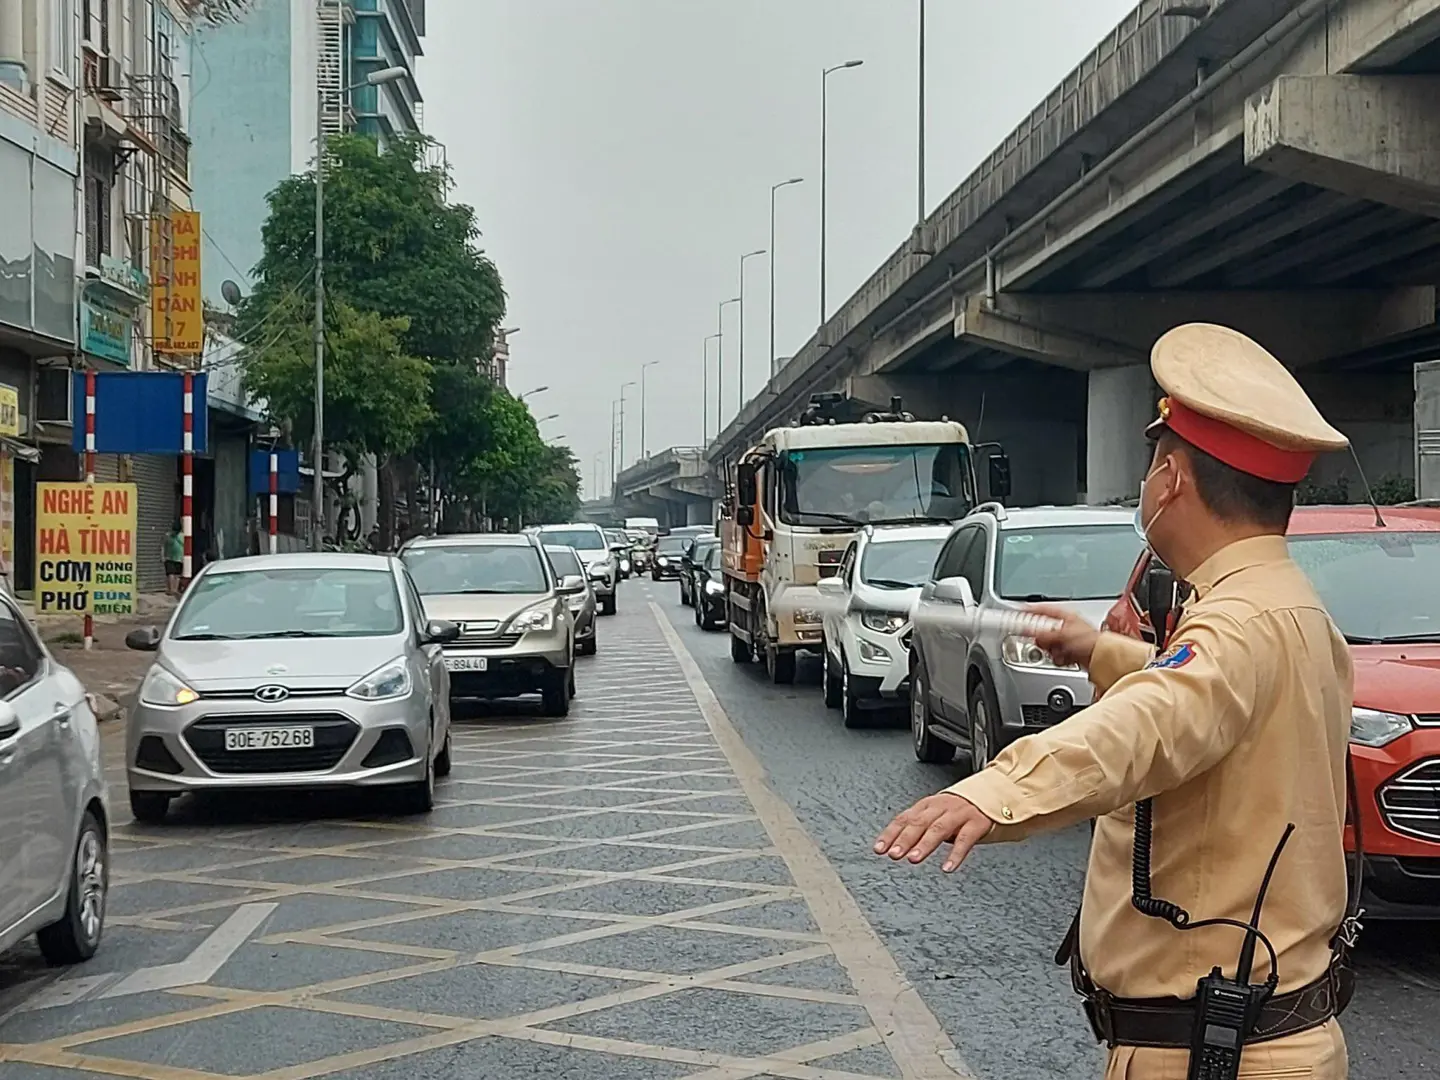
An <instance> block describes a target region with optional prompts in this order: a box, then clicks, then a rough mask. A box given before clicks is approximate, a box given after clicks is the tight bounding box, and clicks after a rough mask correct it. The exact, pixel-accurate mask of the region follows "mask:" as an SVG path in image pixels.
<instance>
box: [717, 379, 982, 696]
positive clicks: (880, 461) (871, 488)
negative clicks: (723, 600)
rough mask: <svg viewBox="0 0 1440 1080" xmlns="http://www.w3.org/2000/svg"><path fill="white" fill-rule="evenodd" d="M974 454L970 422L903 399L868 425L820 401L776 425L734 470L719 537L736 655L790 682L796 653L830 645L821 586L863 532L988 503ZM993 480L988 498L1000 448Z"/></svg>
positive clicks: (955, 515) (946, 516)
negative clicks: (935, 415) (912, 408)
mask: <svg viewBox="0 0 1440 1080" xmlns="http://www.w3.org/2000/svg"><path fill="white" fill-rule="evenodd" d="M977 449H979V448H977V447H975V446H974V445H973V444H972V443H971V441H970V437H969V434H968V433H967V432H966V430H965V427H964V425H962V424H960V423H957V422H955V421H952V420H943V419H942V420H917V419H915V418H914V417H913V416H911V415H910V414H908V413H905V412H903V411H902V410H901V408H900V403H899V402H898V401H894V402H892V403H891V411H890V412H888V413H870V414H868V415H866V416H865V417H864V419H862V420H861V421H859V422H838V421H837V420H836V419H835V417H834V413H833V411H829V410H825V409H823V408H816V407H814V406H812V408H811V410H809V411H808V412H807V413H806V415H805V416H804V417H802V418H801V419H800V421H799V422H798V423H796V424H794V425H792V426H788V427H781V428H775V429H773V430H771V431H769V432H767V433H766V434H765V436H764V437H763V438H762V439H761V440H760V442H759V443H758V444H757V445H756V446H754V447H752V448H751V449H750V450H748V451H747V452H746V453H745V454H744V455H743V456H742V457H741V459H740V460H739V461H738V462H736V463H735V466H734V468H733V469H732V470H731V471H730V475H729V476H728V477H727V495H726V500H725V504H724V508H723V510H722V518H721V536H722V544H723V550H724V575H725V583H726V592H727V597H728V604H727V614H728V622H729V630H730V635H731V656H732V658H733V659H734V660H735V661H736V662H737V663H748V662H750V661H751V660H753V659H755V658H756V657H759V658H760V659H762V660H763V661H764V662H765V665H766V670H767V672H768V674H769V675H770V677H771V679H772V681H774V682H777V683H789V682H792V681H793V680H794V677H795V660H796V655H797V653H798V652H799V651H801V650H809V651H818V650H819V649H820V647H821V642H822V638H823V629H822V624H823V617H822V616H823V611H822V608H823V602H822V599H821V594H820V591H819V589H818V588H817V583H818V582H819V580H820V579H821V578H822V577H828V576H831V575H833V574H835V573H836V572H837V571H838V569H839V567H840V561H841V559H842V557H843V556H844V553H845V549H846V547H847V546H848V545H849V543H850V541H851V540H852V539H853V538H854V536H855V534H856V532H857V531H858V530H859V529H861V528H863V527H864V526H866V525H898V524H906V525H914V524H925V523H948V522H951V521H955V520H957V519H959V518H962V517H964V516H965V515H966V514H968V513H969V512H970V511H971V510H972V509H973V508H974V507H975V506H976V505H978V503H979V502H980V501H981V500H980V498H979V494H978V491H977V486H976V468H975V454H976V450H977ZM993 449H995V450H998V447H995V448H993ZM989 480H990V485H989V488H990V491H989V497H991V498H1003V497H1004V496H1005V495H1008V493H1009V463H1008V461H1007V460H1006V459H1005V457H1004V454H1003V452H1001V453H998V454H997V455H996V456H994V457H991V458H990V475H989Z"/></svg>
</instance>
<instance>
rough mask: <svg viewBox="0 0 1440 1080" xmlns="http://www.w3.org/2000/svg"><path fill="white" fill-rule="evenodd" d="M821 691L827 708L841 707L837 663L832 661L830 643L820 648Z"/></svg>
mask: <svg viewBox="0 0 1440 1080" xmlns="http://www.w3.org/2000/svg"><path fill="white" fill-rule="evenodd" d="M820 689H821V690H822V692H823V693H824V695H825V707H826V708H827V709H838V708H839V707H840V680H839V678H838V677H837V676H836V675H835V663H834V661H832V660H831V659H830V645H829V643H828V642H827V643H825V644H824V645H822V646H821V647H820Z"/></svg>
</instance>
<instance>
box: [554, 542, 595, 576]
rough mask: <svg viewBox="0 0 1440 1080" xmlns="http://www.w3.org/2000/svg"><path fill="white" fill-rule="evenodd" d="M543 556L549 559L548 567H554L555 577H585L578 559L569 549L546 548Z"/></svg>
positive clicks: (583, 569)
mask: <svg viewBox="0 0 1440 1080" xmlns="http://www.w3.org/2000/svg"><path fill="white" fill-rule="evenodd" d="M545 554H546V555H547V556H549V558H550V565H551V566H552V567H554V569H555V576H556V577H562V578H563V577H573V576H577V575H578V576H580V577H584V576H585V568H584V567H583V566H581V565H580V557H579V556H578V555H576V554H575V552H573V551H571V550H570V549H569V548H552V547H547V548H546V549H545Z"/></svg>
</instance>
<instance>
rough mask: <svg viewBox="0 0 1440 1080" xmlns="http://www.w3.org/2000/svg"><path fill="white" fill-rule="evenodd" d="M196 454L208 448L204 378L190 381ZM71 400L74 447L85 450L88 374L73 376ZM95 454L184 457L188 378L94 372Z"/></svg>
mask: <svg viewBox="0 0 1440 1080" xmlns="http://www.w3.org/2000/svg"><path fill="white" fill-rule="evenodd" d="M190 378H191V397H192V400H193V405H192V408H193V409H194V412H195V417H194V425H193V430H194V435H193V438H194V442H193V446H192V449H193V450H194V452H195V453H197V454H203V453H205V452H206V450H207V449H208V445H207V442H206V440H207V437H208V433H209V429H210V423H209V419H208V415H209V414H208V413H207V412H206V397H205V373H204V372H198V371H197V372H196V373H195V374H193V375H192V376H191V377H190ZM70 401H71V407H72V409H73V410H74V411H73V413H72V415H73V416H74V417H75V430H74V433H73V437H72V439H71V442H70V445H71V447H72V448H73V449H75V450H77V451H83V450H84V449H85V373H84V372H83V371H76V372H72V373H71V376H70ZM95 450H96V452H97V453H101V454H182V453H184V452H185V376H184V375H182V374H181V373H180V372H178V371H97V372H95Z"/></svg>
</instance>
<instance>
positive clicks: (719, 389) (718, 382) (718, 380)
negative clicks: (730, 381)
mask: <svg viewBox="0 0 1440 1080" xmlns="http://www.w3.org/2000/svg"><path fill="white" fill-rule="evenodd" d="M738 303H740V297H738V296H732V297H731V298H730V299H729V300H721V301H720V314H719V316H718V318H717V319H716V320H715V324H716V325H715V329H716V330H717V331H718V333H717V334H716V335H715V336H716V337H718V338H719V339H720V358H719V360H718V361H716V363H715V435H716V437H717V438H718V437H719V435H720V432H721V431H723V430H724V429H725V309H726V308H727V307H729V306H730V305H731V304H738Z"/></svg>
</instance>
